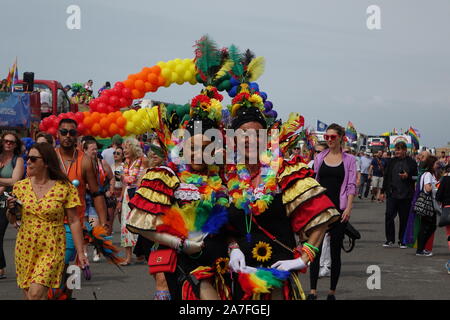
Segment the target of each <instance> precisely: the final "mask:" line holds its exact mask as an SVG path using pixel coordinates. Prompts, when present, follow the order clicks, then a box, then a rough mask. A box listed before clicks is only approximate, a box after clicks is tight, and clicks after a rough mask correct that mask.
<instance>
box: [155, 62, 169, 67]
mask: <svg viewBox="0 0 450 320" xmlns="http://www.w3.org/2000/svg"><path fill="white" fill-rule="evenodd" d="M156 65H157V66H159V67H160V68H161V69H162V68H164V67H165V66H166V65H167V63H166V62H164V61H158V63H157V64H156Z"/></svg>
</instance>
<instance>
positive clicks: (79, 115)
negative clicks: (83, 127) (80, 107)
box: [75, 112, 84, 123]
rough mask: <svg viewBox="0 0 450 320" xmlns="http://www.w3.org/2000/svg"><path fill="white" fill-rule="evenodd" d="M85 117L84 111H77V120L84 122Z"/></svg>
mask: <svg viewBox="0 0 450 320" xmlns="http://www.w3.org/2000/svg"><path fill="white" fill-rule="evenodd" d="M83 119H84V114H83V113H82V112H77V113H75V120H76V121H77V122H78V123H81V122H83Z"/></svg>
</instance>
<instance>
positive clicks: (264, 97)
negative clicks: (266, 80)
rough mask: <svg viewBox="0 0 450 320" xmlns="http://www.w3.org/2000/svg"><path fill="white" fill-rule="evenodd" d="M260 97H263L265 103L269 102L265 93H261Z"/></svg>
mask: <svg viewBox="0 0 450 320" xmlns="http://www.w3.org/2000/svg"><path fill="white" fill-rule="evenodd" d="M259 95H260V96H261V98H262V99H263V101H266V100H267V93H265V92H260V93H259Z"/></svg>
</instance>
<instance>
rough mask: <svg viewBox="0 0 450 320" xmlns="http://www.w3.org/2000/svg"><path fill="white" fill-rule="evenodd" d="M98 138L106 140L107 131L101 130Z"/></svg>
mask: <svg viewBox="0 0 450 320" xmlns="http://www.w3.org/2000/svg"><path fill="white" fill-rule="evenodd" d="M100 137H102V138H108V131H107V130H105V129H103V130H102V131H101V132H100Z"/></svg>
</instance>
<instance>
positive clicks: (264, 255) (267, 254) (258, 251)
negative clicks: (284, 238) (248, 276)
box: [252, 241, 272, 262]
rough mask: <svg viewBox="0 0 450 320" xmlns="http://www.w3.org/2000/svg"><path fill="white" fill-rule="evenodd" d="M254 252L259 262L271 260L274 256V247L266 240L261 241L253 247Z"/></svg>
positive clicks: (254, 256)
mask: <svg viewBox="0 0 450 320" xmlns="http://www.w3.org/2000/svg"><path fill="white" fill-rule="evenodd" d="M252 254H253V258H254V259H256V261H258V262H266V261H269V260H270V258H272V247H271V246H270V245H269V244H268V243H266V242H264V241H259V242H258V243H257V244H256V245H255V247H254V248H253V250H252Z"/></svg>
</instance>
